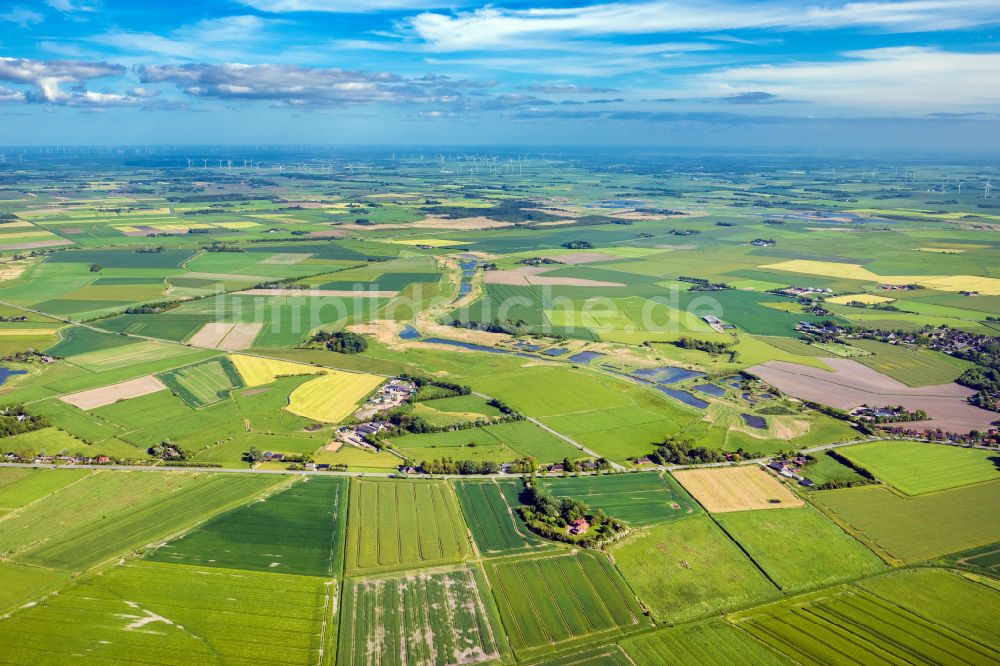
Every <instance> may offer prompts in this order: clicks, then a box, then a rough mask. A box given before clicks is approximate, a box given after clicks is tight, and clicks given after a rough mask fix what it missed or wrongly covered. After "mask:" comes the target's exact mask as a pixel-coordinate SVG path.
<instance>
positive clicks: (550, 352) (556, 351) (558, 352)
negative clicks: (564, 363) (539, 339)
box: [542, 347, 569, 356]
mask: <svg viewBox="0 0 1000 666" xmlns="http://www.w3.org/2000/svg"><path fill="white" fill-rule="evenodd" d="M568 351H569V350H568V349H563V348H562V347H553V348H552V349H546V350H545V351H543V352H542V353H543V354H545V355H546V356H562V355H563V354H565V353H566V352H568Z"/></svg>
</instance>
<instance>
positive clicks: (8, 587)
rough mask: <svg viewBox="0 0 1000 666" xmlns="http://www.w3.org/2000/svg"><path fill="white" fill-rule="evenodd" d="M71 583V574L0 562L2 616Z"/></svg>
mask: <svg viewBox="0 0 1000 666" xmlns="http://www.w3.org/2000/svg"><path fill="white" fill-rule="evenodd" d="M69 581H70V576H69V574H66V573H64V572H62V571H53V570H52V569H44V568H42V567H35V566H26V565H23V564H14V563H13V562H0V614H5V613H7V612H8V611H12V610H14V609H15V608H18V607H19V606H22V605H23V604H25V603H29V602H30V601H32V600H33V599H36V598H38V597H40V596H44V595H46V594H48V593H49V592H52V591H53V590H55V589H56V588H59V587H62V586H63V585H65V584H66V583H68V582H69ZM0 659H2V657H0Z"/></svg>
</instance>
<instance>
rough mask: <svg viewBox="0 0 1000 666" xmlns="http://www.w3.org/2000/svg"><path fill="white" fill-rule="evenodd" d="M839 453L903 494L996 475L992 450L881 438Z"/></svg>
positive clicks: (997, 466)
mask: <svg viewBox="0 0 1000 666" xmlns="http://www.w3.org/2000/svg"><path fill="white" fill-rule="evenodd" d="M839 453H840V454H841V455H843V456H845V457H847V458H849V459H850V460H851V461H853V462H855V463H856V464H858V465H860V466H861V467H863V468H865V469H867V470H868V471H869V472H871V473H872V474H874V475H875V476H876V477H877V478H878V479H880V480H881V481H884V482H886V483H888V484H889V485H891V486H893V487H895V488H897V489H899V490H901V491H903V492H904V493H906V494H907V495H922V494H924V493H931V492H935V491H938V490H948V489H949V488H957V487H959V486H965V485H968V484H970V483H979V482H982V481H990V480H994V479H1000V464H998V463H1000V457H998V455H997V452H996V451H987V450H982V449H965V448H959V447H956V446H942V445H940V444H925V443H922V442H907V441H885V442H871V443H868V444H857V445H855V446H848V447H846V448H842V449H840V451H839Z"/></svg>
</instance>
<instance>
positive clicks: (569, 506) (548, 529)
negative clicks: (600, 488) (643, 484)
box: [518, 483, 628, 548]
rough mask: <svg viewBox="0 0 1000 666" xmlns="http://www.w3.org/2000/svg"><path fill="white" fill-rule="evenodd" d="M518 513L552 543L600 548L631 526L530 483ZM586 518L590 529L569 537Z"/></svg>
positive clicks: (526, 486) (532, 528) (534, 529)
mask: <svg viewBox="0 0 1000 666" xmlns="http://www.w3.org/2000/svg"><path fill="white" fill-rule="evenodd" d="M520 500H521V504H522V505H523V506H521V507H518V511H519V512H520V514H521V518H523V519H524V522H525V524H526V525H527V526H528V529H530V530H531V531H532V532H534V533H536V534H538V535H539V536H542V537H544V538H546V539H552V540H553V541H562V542H564V543H571V544H574V545H577V546H582V547H584V548H597V547H599V546H600V545H601V544H604V543H607V542H609V541H613V540H615V539H617V538H619V537H621V536H623V535H624V534H625V533H626V532H627V531H628V525H626V524H625V523H624V522H623V521H621V520H618V519H617V518H612V517H611V516H609V515H608V514H606V513H605V512H604V511H602V510H601V509H593V510H592V509H590V507H588V506H587V505H586V504H584V503H583V502H581V501H579V500H575V499H572V498H568V497H564V498H555V497H552V496H551V495H550V494H549V493H547V492H546V491H545V490H544V489H542V488H541V487H539V486H538V485H537V484H534V483H528V484H526V485H525V487H524V490H523V491H521V497H520ZM580 519H583V520H585V521H587V522H588V523H589V524H590V527H589V528H587V530H586V531H584V532H582V533H581V534H570V526H571V525H572V523H573V522H574V521H576V520H580Z"/></svg>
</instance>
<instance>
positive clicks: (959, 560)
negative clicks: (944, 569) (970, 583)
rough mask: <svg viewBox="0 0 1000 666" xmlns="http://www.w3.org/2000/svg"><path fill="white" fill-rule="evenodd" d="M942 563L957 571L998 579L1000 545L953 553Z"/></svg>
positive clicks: (992, 544)
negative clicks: (963, 570)
mask: <svg viewBox="0 0 1000 666" xmlns="http://www.w3.org/2000/svg"><path fill="white" fill-rule="evenodd" d="M942 563H943V564H944V565H946V566H949V567H954V568H956V569H965V570H968V571H974V572H976V573H981V574H986V575H987V576H993V577H994V578H996V577H998V574H1000V543H991V544H989V545H987V546H980V547H978V548H970V549H969V550H963V551H961V552H958V553H952V554H951V555H948V556H947V557H945V558H943V559H942Z"/></svg>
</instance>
